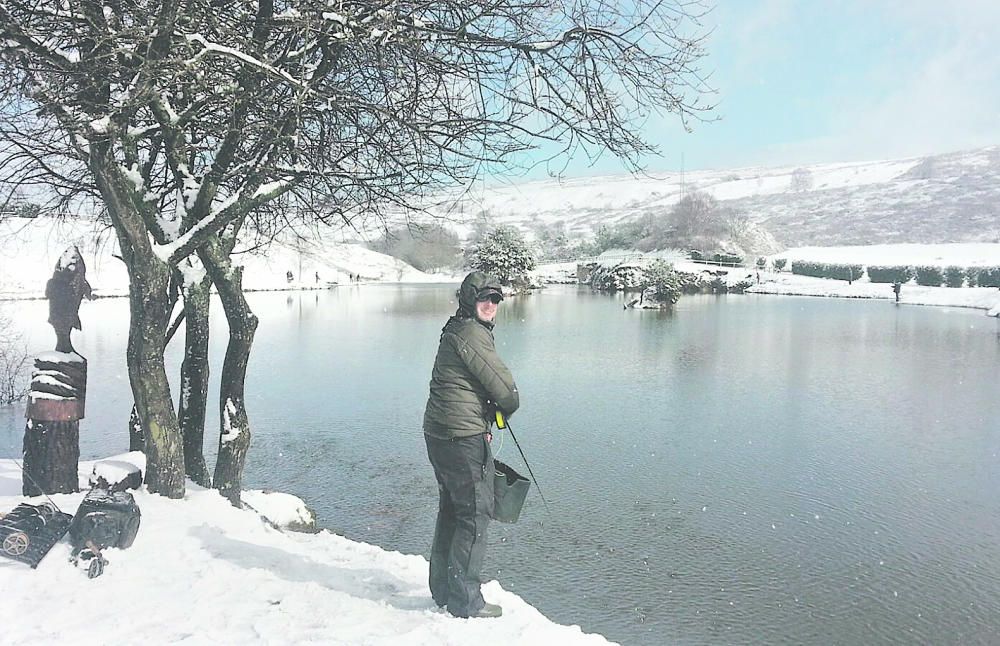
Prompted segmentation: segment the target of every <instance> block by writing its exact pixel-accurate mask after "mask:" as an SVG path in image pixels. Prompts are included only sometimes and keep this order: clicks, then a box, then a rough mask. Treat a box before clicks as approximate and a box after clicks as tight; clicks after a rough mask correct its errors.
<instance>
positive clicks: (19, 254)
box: [0, 217, 453, 298]
mask: <svg viewBox="0 0 1000 646" xmlns="http://www.w3.org/2000/svg"><path fill="white" fill-rule="evenodd" d="M331 237H332V236H331ZM70 245H77V246H78V247H80V251H81V252H82V254H83V258H84V261H85V262H86V263H87V280H88V281H89V282H90V284H91V285H92V286H93V288H94V292H95V294H96V295H98V296H121V295H125V294H127V293H128V274H127V273H126V271H125V265H124V264H123V263H122V262H121V261H120V260H118V259H117V258H116V256H117V255H118V253H119V252H118V243H117V239H116V238H115V236H114V233H113V231H111V230H110V229H107V228H105V227H103V226H102V225H99V224H98V223H96V222H94V221H90V220H83V219H66V220H57V219H54V218H46V217H41V218H36V219H22V218H9V219H6V220H4V221H0V298H25V297H27V298H30V297H39V298H40V297H42V296H43V295H44V293H45V282H46V281H47V280H48V279H49V278H51V276H52V270H53V268H54V267H55V264H56V260H58V258H59V256H60V254H62V252H63V250H65V249H66V248H67V247H68V246H70ZM236 258H237V260H236V262H238V263H239V264H242V265H243V266H244V268H245V269H244V280H243V285H244V287H245V288H246V289H248V290H251V291H252V290H271V289H302V288H326V287H330V286H332V285H334V284H340V285H345V284H349V283H350V282H351V277H352V276H354V277H355V279H356V280H358V281H360V282H368V281H380V282H411V283H412V282H436V281H441V280H448V279H453V277H449V276H439V275H432V274H425V273H423V272H421V271H417V270H416V269H414V268H413V267H411V266H410V265H408V264H406V263H405V262H403V261H401V260H397V259H396V258H393V257H391V256H386V255H384V254H380V253H377V252H374V251H371V250H370V249H367V248H365V247H363V246H361V245H356V244H342V243H337V242H333V241H332V239H331V240H324V239H319V240H310V241H295V242H293V241H278V242H276V243H274V244H272V245H271V246H270V247H269V248H267V249H266V250H260V251H257V252H246V253H241V254H238V255H237V257H236ZM288 272H291V275H292V277H291V280H289V278H288Z"/></svg>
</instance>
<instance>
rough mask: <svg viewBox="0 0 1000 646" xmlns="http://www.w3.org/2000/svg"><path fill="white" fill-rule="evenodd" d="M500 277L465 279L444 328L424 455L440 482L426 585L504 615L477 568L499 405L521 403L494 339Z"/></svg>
mask: <svg viewBox="0 0 1000 646" xmlns="http://www.w3.org/2000/svg"><path fill="white" fill-rule="evenodd" d="M502 300H503V292H501V290H500V283H499V282H498V281H497V280H496V279H495V278H493V277H491V276H489V275H487V274H484V273H482V272H478V271H475V272H472V273H471V274H469V275H468V276H466V277H465V280H464V281H462V286H461V288H459V295H458V310H457V311H456V312H455V315H454V316H452V317H451V318H449V319H448V322H447V323H445V326H444V327H443V328H441V338H440V340H439V342H438V350H437V357H436V358H435V359H434V369H433V371H432V372H431V384H430V396H429V397H428V399H427V408H426V409H425V410H424V441H425V442H426V444H427V457H428V458H429V459H430V462H431V466H433V467H434V476H435V478H436V479H437V483H438V514H437V524H436V526H435V529H434V542H433V545H432V546H431V566H430V577H429V584H430V589H431V596H432V597H434V602H435V603H437V605H438V606H441V607H445V606H446V607H447V608H448V612H449V613H451V614H452V615H454V616H456V617H499V616H500V615H501V614H502V609H501V608H500V606H497V605H493V604H491V603H486V601H485V600H484V599H483V595H482V591H481V590H480V580H479V572H480V570H481V569H482V566H483V559H484V557H485V556H486V528H487V526H488V525H489V522H490V518H491V517H492V516H493V506H494V501H493V479H494V477H495V475H494V474H495V470H494V466H493V454H492V452H491V450H490V444H489V442H490V440H491V439H492V433H491V430H492V427H493V423H494V421H495V420H496V414H495V413H496V411H498V410H499V411H500V412H501V413H503V415H505V416H507V417H509V416H511V415H513V414H514V411H516V410H517V408H518V406H519V405H520V399H519V396H518V393H517V386H516V385H515V384H514V378H513V377H512V376H511V373H510V370H508V369H507V366H506V365H504V362H503V361H501V360H500V357H499V355H497V351H496V347H495V345H494V341H493V326H494V319H495V318H496V314H497V306H498V305H499V303H500V301H502Z"/></svg>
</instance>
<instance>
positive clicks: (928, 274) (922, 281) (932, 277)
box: [916, 265, 944, 287]
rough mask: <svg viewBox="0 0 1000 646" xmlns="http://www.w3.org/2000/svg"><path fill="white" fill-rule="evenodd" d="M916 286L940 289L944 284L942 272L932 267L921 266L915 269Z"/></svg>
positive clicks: (938, 268)
mask: <svg viewBox="0 0 1000 646" xmlns="http://www.w3.org/2000/svg"><path fill="white" fill-rule="evenodd" d="M916 271H917V284H918V285H924V286H926V287H940V285H941V283H943V282H944V272H943V271H941V268H940V267H935V266H933V265H921V266H919V267H917V268H916Z"/></svg>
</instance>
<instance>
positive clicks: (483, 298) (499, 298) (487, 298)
mask: <svg viewBox="0 0 1000 646" xmlns="http://www.w3.org/2000/svg"><path fill="white" fill-rule="evenodd" d="M476 300H477V301H479V302H480V303H483V302H485V301H490V302H491V303H493V304H494V305H499V304H500V301H502V300H503V296H501V295H500V294H487V295H486V296H480V297H479V298H477V299H476Z"/></svg>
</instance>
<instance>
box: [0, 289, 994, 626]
mask: <svg viewBox="0 0 1000 646" xmlns="http://www.w3.org/2000/svg"><path fill="white" fill-rule="evenodd" d="M453 300H454V287H444V286H401V287H398V286H381V287H380V286H364V287H360V288H357V287H355V288H342V289H340V290H336V291H324V292H314V293H293V294H289V293H262V294H254V295H252V296H251V297H250V303H251V305H252V307H253V308H254V310H255V311H256V313H257V314H258V315H259V316H260V319H261V325H260V328H259V331H258V337H257V343H256V346H255V353H254V356H253V359H252V361H251V365H250V377H249V382H248V387H247V394H248V409H249V412H250V414H251V416H252V422H253V426H254V439H253V446H252V447H251V450H250V454H249V456H248V465H247V473H246V478H245V485H246V486H247V487H250V488H269V489H275V490H281V491H288V492H291V493H295V494H297V495H299V496H301V497H302V498H304V499H305V500H306V501H307V502H308V503H309V504H310V505H311V506H312V507H314V508H315V509H316V511H317V512H318V514H319V519H320V523H321V524H322V525H323V526H326V527H330V528H332V529H335V530H336V531H339V532H341V533H344V534H345V535H347V536H348V537H350V538H354V539H357V540H362V541H366V542H370V543H375V544H378V545H381V546H383V547H386V548H389V549H395V550H400V551H403V552H409V553H419V554H424V555H425V556H426V555H427V554H428V550H429V546H430V540H431V535H432V531H433V522H434V514H435V511H436V505H437V500H436V486H435V483H434V476H433V473H432V471H431V468H430V466H429V465H428V464H427V460H426V455H425V451H424V445H423V439H422V437H421V431H420V423H421V418H422V412H423V406H424V402H425V400H426V397H427V382H428V379H429V376H430V368H431V362H432V360H433V356H434V352H435V350H436V345H437V339H438V331H439V329H440V327H441V326H442V325H443V324H444V322H445V320H446V319H447V317H448V316H449V314H450V313H451V312H452V311H453V310H454V307H455V305H454V302H453ZM0 313H6V314H8V315H12V316H13V317H14V320H15V327H16V328H18V329H20V330H21V331H23V333H24V334H25V335H26V336H27V340H28V342H29V343H30V345H31V349H32V351H40V350H49V349H51V348H52V347H53V345H54V335H53V334H52V332H51V328H49V326H48V325H47V324H45V319H46V317H47V305H46V303H45V302H44V301H33V302H0ZM218 314H219V317H218V318H219V320H216V321H214V324H213V329H214V335H215V339H214V344H213V352H214V354H213V361H214V364H215V366H216V368H215V373H214V374H216V375H217V374H218V373H219V372H220V369H219V367H218V366H220V365H221V358H222V351H223V348H224V334H225V322H224V320H222V319H221V309H219V310H218ZM127 316H128V304H127V301H126V300H125V299H112V300H102V301H96V302H92V303H86V304H85V305H84V307H83V308H82V310H81V318H82V319H83V324H84V328H85V329H84V332H83V333H82V334H81V333H75V335H74V342H75V344H76V346H77V348H78V349H79V351H80V352H81V353H82V354H84V355H85V356H87V357H88V359H89V361H90V381H89V385H88V402H87V403H88V417H87V419H85V420H84V421H83V422H82V424H81V453H82V456H83V457H84V458H94V457H101V456H105V455H109V454H111V453H114V452H119V451H124V450H126V449H127V445H128V439H127V437H126V427H127V422H128V412H129V408H130V406H131V395H130V392H129V389H128V381H127V378H126V370H125V365H124V351H125V343H126V336H127ZM180 337H181V335H178V339H176V340H175V346H176V348H174V349H175V350H177V351H176V352H172V357H173V361H172V363H171V365H174V366H176V365H178V364H179V356H178V352H179V348H180V346H181V338H180ZM496 337H497V346H498V349H499V351H500V353H501V355H502V356H503V357H504V359H505V360H506V361H507V363H508V364H509V365H510V367H511V369H512V371H513V373H514V376H515V378H516V379H517V381H518V386H519V388H520V390H521V393H522V402H523V403H522V409H521V411H520V412H519V413H518V415H516V416H515V418H514V419H513V425H514V430H515V432H516V433H517V434H518V437H519V439H520V441H521V444H522V447H523V448H524V450H525V452H526V453H527V455H528V458H529V459H530V460H531V462H532V467H533V469H534V471H535V473H536V475H537V476H538V477H539V479H540V482H541V485H542V489H543V491H544V492H545V494H546V498H547V499H548V500H549V503H550V507H551V511H552V516H551V517H549V516H546V515H545V513H544V508H543V506H542V504H541V500H540V499H539V498H538V496H537V492H535V491H532V493H531V494H530V495H529V499H528V502H527V505H526V507H525V510H524V513H523V514H522V517H521V521H520V522H519V523H518V524H517V525H509V526H508V525H499V524H493V525H492V526H491V528H490V532H491V536H490V549H489V551H488V554H487V570H488V572H489V573H490V574H491V575H492V576H496V577H497V578H498V579H499V580H500V581H501V583H502V584H503V585H504V587H506V588H507V589H510V590H513V591H514V592H517V593H518V594H520V595H522V596H523V597H524V598H525V599H526V600H527V601H528V602H529V603H532V604H533V605H535V606H536V607H538V608H539V609H540V610H541V611H542V612H543V613H545V614H546V615H547V616H549V617H551V618H552V619H554V620H556V621H558V622H560V623H567V624H579V625H581V626H582V627H583V629H584V630H586V631H596V632H600V633H603V634H605V635H607V636H608V637H609V638H611V639H614V640H617V641H621V642H623V643H628V644H663V643H677V644H718V643H748V642H756V643H769V644H770V643H780V642H788V643H802V644H829V643H834V642H836V643H866V644H883V643H884V644H890V643H900V644H902V643H963V644H976V643H982V644H985V643H991V642H993V643H995V640H996V630H997V626H998V625H1000V496H998V495H997V492H998V491H1000V428H998V425H997V420H998V419H1000V397H998V396H997V388H998V384H1000V328H998V322H997V321H996V320H994V319H990V318H987V317H985V316H983V315H982V313H981V312H973V311H962V310H942V309H939V308H920V307H896V306H894V305H893V304H892V303H890V302H885V301H881V302H871V301H864V302H859V301H845V300H827V299H809V298H795V297H773V296H761V297H753V296H746V297H742V296H728V297H714V296H685V297H683V298H682V299H681V301H680V303H679V304H678V306H677V309H676V311H675V312H674V313H673V314H665V313H659V312H636V311H622V308H621V305H620V298H618V299H616V298H615V297H608V296H604V295H598V294H592V293H590V292H588V291H578V290H577V288H575V287H556V288H550V289H548V290H545V291H544V292H543V293H540V294H536V295H533V296H530V297H525V298H519V299H509V300H508V301H505V302H504V304H502V305H501V307H500V314H499V315H498V326H497V330H496ZM174 372H176V370H175V371H174ZM212 397H213V399H212V401H211V403H210V406H211V407H212V409H214V408H215V401H214V394H213V395H212ZM210 419H212V422H211V426H210V429H209V432H208V433H207V434H206V435H207V436H208V437H210V438H211V439H210V440H209V442H208V444H209V446H207V447H206V448H207V453H209V454H210V455H213V454H214V451H215V443H216V439H215V438H216V437H217V435H216V429H217V426H216V424H217V421H216V420H217V416H210ZM23 425H24V421H23V406H22V407H14V408H0V455H3V456H11V455H19V454H20V444H21V436H22V432H23ZM496 449H497V442H496V441H495V442H494V450H496ZM499 457H500V458H501V459H503V460H504V461H506V462H509V463H511V464H512V465H514V466H515V467H522V464H521V461H520V458H519V457H518V456H517V451H516V449H515V448H514V446H513V443H511V442H510V441H509V438H508V439H507V441H506V442H505V443H504V446H503V447H502V449H501V450H500V455H499ZM210 461H211V462H214V459H212V458H210ZM520 470H521V471H522V472H524V471H525V470H524V469H523V468H520ZM140 540H141V534H140Z"/></svg>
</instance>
